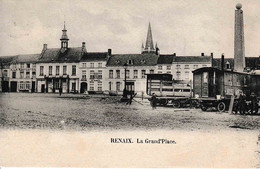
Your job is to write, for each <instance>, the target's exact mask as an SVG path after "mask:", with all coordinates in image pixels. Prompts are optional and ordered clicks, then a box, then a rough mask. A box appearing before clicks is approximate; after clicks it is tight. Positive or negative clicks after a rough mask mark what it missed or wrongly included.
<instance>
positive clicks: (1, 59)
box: [0, 56, 17, 65]
mask: <svg viewBox="0 0 260 169" xmlns="http://www.w3.org/2000/svg"><path fill="white" fill-rule="evenodd" d="M16 57H17V56H0V63H1V64H3V65H6V64H9V63H11V62H12V61H13V60H14V59H15V58H16Z"/></svg>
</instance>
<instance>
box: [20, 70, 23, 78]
mask: <svg viewBox="0 0 260 169" xmlns="http://www.w3.org/2000/svg"><path fill="white" fill-rule="evenodd" d="M20 78H21V79H23V78H24V72H23V71H21V72H20Z"/></svg>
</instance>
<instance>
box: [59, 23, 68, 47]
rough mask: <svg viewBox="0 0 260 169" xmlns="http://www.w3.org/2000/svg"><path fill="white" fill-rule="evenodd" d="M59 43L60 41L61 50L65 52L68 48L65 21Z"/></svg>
mask: <svg viewBox="0 0 260 169" xmlns="http://www.w3.org/2000/svg"><path fill="white" fill-rule="evenodd" d="M60 41H61V49H62V50H64V51H65V50H66V49H67V48H68V42H69V38H68V35H67V30H66V25H65V21H64V28H63V30H62V35H61V38H60Z"/></svg>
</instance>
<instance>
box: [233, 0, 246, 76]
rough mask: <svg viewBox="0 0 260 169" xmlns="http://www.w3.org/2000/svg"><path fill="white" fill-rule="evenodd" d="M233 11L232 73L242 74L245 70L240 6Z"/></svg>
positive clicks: (242, 23)
mask: <svg viewBox="0 0 260 169" xmlns="http://www.w3.org/2000/svg"><path fill="white" fill-rule="evenodd" d="M236 8H237V9H236V10H235V44H234V71H237V72H243V71H244V68H245V45H244V22H243V10H242V9H241V8H242V5H241V4H240V3H238V4H237V5H236Z"/></svg>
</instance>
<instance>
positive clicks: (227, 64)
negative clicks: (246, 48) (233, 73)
mask: <svg viewBox="0 0 260 169" xmlns="http://www.w3.org/2000/svg"><path fill="white" fill-rule="evenodd" d="M226 68H227V69H230V63H229V61H227V62H226Z"/></svg>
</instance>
